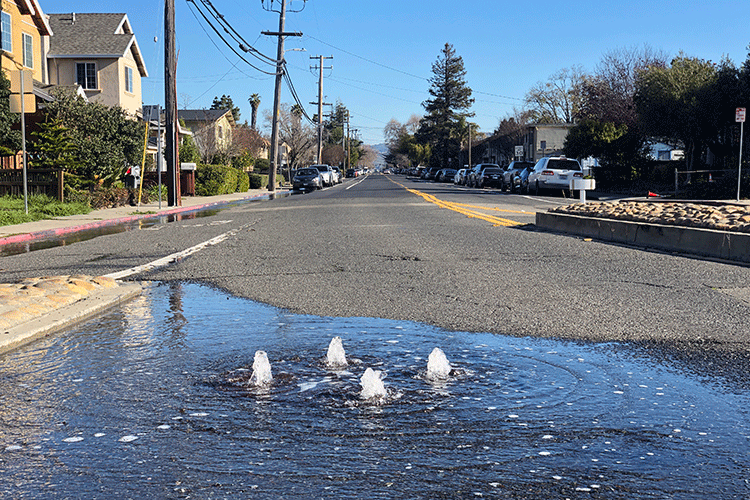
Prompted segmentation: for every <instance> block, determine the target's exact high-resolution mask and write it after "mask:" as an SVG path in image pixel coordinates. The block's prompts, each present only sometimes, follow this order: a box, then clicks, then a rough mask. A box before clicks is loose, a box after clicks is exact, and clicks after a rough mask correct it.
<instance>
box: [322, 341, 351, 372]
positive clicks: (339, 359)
mask: <svg viewBox="0 0 750 500" xmlns="http://www.w3.org/2000/svg"><path fill="white" fill-rule="evenodd" d="M327 363H328V366H347V365H348V364H349V363H347V361H346V353H345V352H344V344H343V342H342V341H341V337H333V338H332V339H331V343H330V344H329V345H328V356H327Z"/></svg>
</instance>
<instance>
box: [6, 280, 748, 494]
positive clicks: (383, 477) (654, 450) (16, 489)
mask: <svg viewBox="0 0 750 500" xmlns="http://www.w3.org/2000/svg"><path fill="white" fill-rule="evenodd" d="M334 336H340V337H341V338H342V339H343V346H344V348H345V350H346V356H347V360H348V363H349V364H348V366H347V367H345V368H331V367H329V366H327V365H326V364H325V353H326V348H327V346H328V343H329V341H330V340H331V338H333V337H334ZM435 347H440V348H441V349H442V350H443V351H444V352H445V354H446V356H447V358H448V360H449V362H450V363H451V366H452V368H453V370H452V372H451V375H450V376H449V378H447V379H446V380H443V381H433V380H429V379H427V378H426V377H425V372H426V364H427V358H428V355H429V354H430V352H431V351H432V350H433V348H435ZM261 349H262V350H264V351H266V352H267V353H268V358H269V360H270V363H271V369H272V374H273V380H272V382H271V384H269V385H267V386H261V387H259V386H253V385H252V384H249V383H248V382H249V379H250V376H251V372H252V363H253V357H254V353H255V352H256V351H257V350H261ZM368 367H371V368H373V369H377V370H381V371H383V372H387V377H386V378H385V380H384V382H385V388H386V391H387V395H386V397H384V398H381V399H376V400H365V399H363V398H362V396H361V390H362V388H361V386H360V381H359V379H360V376H361V375H362V373H363V372H364V371H365V370H366V368H368ZM736 375H737V376H738V377H739V378H732V377H728V376H723V375H716V374H713V373H712V371H711V370H695V371H690V370H685V369H684V364H683V363H681V362H675V361H674V360H673V359H672V358H669V357H666V356H665V357H662V356H661V355H659V356H654V355H652V354H650V353H649V352H648V351H647V350H645V349H643V348H642V347H641V346H639V345H636V344H628V343H614V342H613V343H606V344H594V343H586V342H565V341H556V340H544V339H531V338H510V337H506V336H503V335H491V334H482V333H468V332H449V331H445V330H441V329H439V328H434V327H430V326H426V325H423V324H419V323H411V322H407V321H391V320H380V319H374V318H328V317H318V316H306V315H295V314H291V313H288V312H285V311H283V310H279V309H275V308H272V307H269V306H265V305H262V304H258V303H255V302H252V301H249V300H245V299H239V298H236V297H232V296H229V295H226V294H225V293H223V292H219V291H216V290H214V289H211V288H208V287H205V286H200V285H192V284H181V283H174V284H152V285H148V286H146V287H145V289H144V292H143V294H142V295H140V296H139V297H137V298H135V299H134V300H131V301H129V302H128V303H126V304H125V305H123V307H121V308H117V309H115V310H113V311H111V312H110V313H108V314H106V315H103V316H100V317H99V318H97V319H95V320H92V321H89V322H87V323H85V324H82V325H81V326H79V327H76V328H72V329H69V330H68V331H66V333H65V334H64V335H55V336H51V337H48V338H45V339H42V340H40V341H39V342H35V343H34V344H30V345H28V346H26V347H24V348H21V349H18V350H15V351H14V352H12V353H9V354H7V355H5V356H3V357H2V359H0V404H1V405H2V407H3V408H8V409H10V408H12V411H8V412H4V413H3V416H2V419H0V468H2V469H3V471H4V472H3V481H2V482H1V483H0V495H2V496H4V497H8V498H21V497H22V498H32V499H33V498H71V497H79V498H80V497H84V498H110V497H112V496H115V495H116V496H120V497H124V498H136V497H137V498H146V497H151V498H245V497H252V498H363V497H367V498H519V499H520V498H528V499H531V498H534V499H537V498H545V499H563V498H606V499H620V498H622V499H624V498H628V499H647V498H649V499H650V498H680V499H704V498H747V496H748V495H750V486H749V485H748V481H747V474H746V472H747V470H748V468H750V455H749V454H748V452H747V449H748V444H750V443H749V441H750V427H749V425H748V422H750V419H748V407H749V406H748V403H750V385H749V384H748V380H747V379H748V377H747V374H745V375H744V376H743V375H742V374H736Z"/></svg>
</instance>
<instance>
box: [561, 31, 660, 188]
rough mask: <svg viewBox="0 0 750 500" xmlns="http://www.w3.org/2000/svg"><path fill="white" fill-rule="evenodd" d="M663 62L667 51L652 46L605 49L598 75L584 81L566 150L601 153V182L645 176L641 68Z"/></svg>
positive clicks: (578, 153) (579, 154)
mask: <svg viewBox="0 0 750 500" xmlns="http://www.w3.org/2000/svg"><path fill="white" fill-rule="evenodd" d="M665 66H666V55H665V54H664V53H663V52H660V51H654V50H652V49H651V48H650V47H648V46H644V47H642V48H632V49H617V50H612V51H609V52H607V53H605V54H604V56H603V57H602V60H601V61H600V62H599V64H598V65H597V67H596V70H595V72H594V74H592V75H590V76H588V77H586V78H584V80H583V82H582V84H581V103H580V108H579V110H578V114H577V117H576V120H577V124H576V125H575V126H574V127H573V128H572V129H571V131H570V133H569V134H568V137H567V139H566V143H565V147H564V152H565V154H566V155H568V156H571V157H575V158H586V157H588V156H594V157H596V158H598V159H599V164H600V166H601V167H600V168H599V169H598V171H597V177H598V178H599V180H600V182H601V181H605V182H606V181H630V180H633V179H635V178H637V177H639V176H643V175H644V174H645V170H646V166H647V165H648V161H647V150H646V147H645V146H646V143H647V142H648V139H647V138H646V137H645V135H644V133H643V131H642V130H641V128H640V126H639V123H638V116H637V114H636V110H635V103H634V97H635V92H636V83H637V78H638V74H639V72H641V71H645V70H647V69H648V68H651V67H665Z"/></svg>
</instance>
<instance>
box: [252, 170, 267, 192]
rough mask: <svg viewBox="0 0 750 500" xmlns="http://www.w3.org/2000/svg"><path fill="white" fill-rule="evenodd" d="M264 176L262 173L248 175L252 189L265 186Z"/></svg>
mask: <svg viewBox="0 0 750 500" xmlns="http://www.w3.org/2000/svg"><path fill="white" fill-rule="evenodd" d="M263 177H264V176H262V175H260V174H250V175H248V182H249V183H250V189H261V188H262V187H263ZM265 177H266V183H268V176H265Z"/></svg>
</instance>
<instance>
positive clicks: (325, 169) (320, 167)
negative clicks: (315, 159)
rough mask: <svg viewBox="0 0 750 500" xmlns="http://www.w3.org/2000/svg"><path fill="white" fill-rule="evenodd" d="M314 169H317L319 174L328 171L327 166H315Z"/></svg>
mask: <svg viewBox="0 0 750 500" xmlns="http://www.w3.org/2000/svg"><path fill="white" fill-rule="evenodd" d="M315 168H317V169H318V170H320V171H321V172H327V171H328V165H316V166H315Z"/></svg>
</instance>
